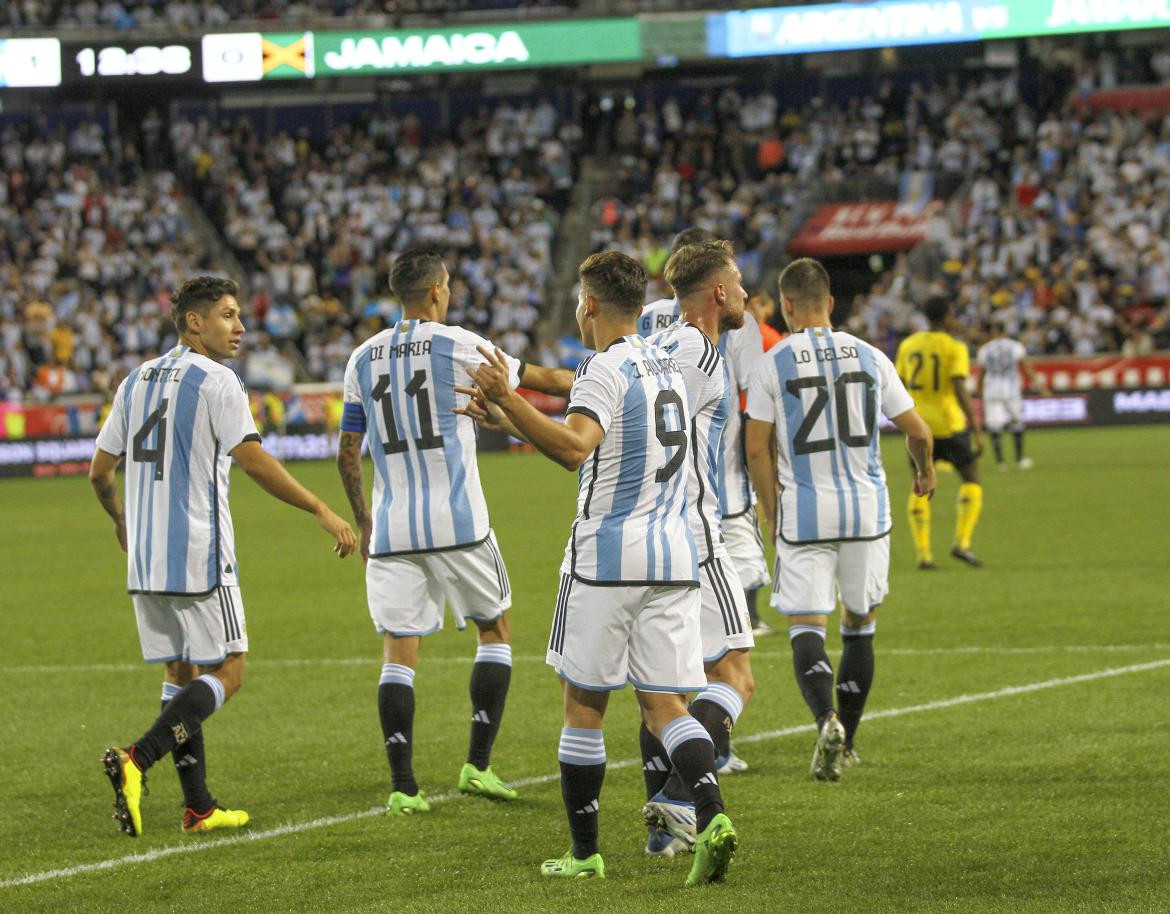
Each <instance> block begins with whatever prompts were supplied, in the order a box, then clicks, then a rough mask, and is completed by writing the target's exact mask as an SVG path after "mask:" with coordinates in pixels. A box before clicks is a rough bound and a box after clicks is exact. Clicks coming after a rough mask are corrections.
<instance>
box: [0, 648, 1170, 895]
mask: <svg viewBox="0 0 1170 914" xmlns="http://www.w3.org/2000/svg"><path fill="white" fill-rule="evenodd" d="M1167 666H1170V658H1167V659H1164V660H1154V661H1151V662H1149V663H1135V664H1133V665H1131V666H1119V667H1112V668H1110V669H1106V670H1098V671H1097V672H1095V673H1082V674H1080V675H1077V676H1062V677H1061V678H1059V679H1046V680H1044V681H1042V682H1031V683H1027V684H1026V685H1019V686H1007V687H1005V688H1002V689H995V690H994V691H991V692H974V693H971V694H968V695H956V696H955V697H954V698H943V699H940V700H938V701H929V702H926V703H925V704H920V705H908V706H907V707H904V708H887V709H885V710H883V711H872V712H870V713H869V714H866V715H865V720H866V721H874V720H879V719H881V718H884V717H902V716H903V715H906V714H918V713H920V712H922V711H937V710H939V709H941V708H953V707H956V706H958V705H966V704H972V703H974V702H978V701H991V700H992V699H996V698H1008V697H1011V696H1013V695H1026V694H1028V693H1030V692H1040V691H1042V690H1044V689H1054V688H1057V687H1058V686H1066V685H1077V684H1079V683H1083V682H1094V681H1096V680H1098V679H1109V678H1111V677H1114V676H1125V675H1127V674H1129V673H1145V672H1148V671H1150V670H1157V669H1161V668H1163V667H1167ZM812 729H813V725H812V724H801V725H800V726H796V727H784V728H782V729H780V730H769V731H767V732H764V733H752V734H750V735H748V736H740V737H736V740H735V741H736V743H758V742H762V741H764V740H767V739H777V738H779V737H782V736H792V735H793V734H796V733H804V732H805V731H810V730H812ZM640 764H641V759H621V760H620V761H616V762H610V763H609V764H608V766H607V767H608V768H609V769H611V770H614V769H620V768H631V767H633V766H635V765H640ZM558 778H560V773H559V772H558V773H556V774H542V775H538V776H536V777H530V778H521V779H520V780H517V781H512V782H511V783H512V784H513V785H514V786H516V787H528V786H531V785H533V784H547V783H548V782H549V781H555V780H557V779H558ZM458 797H459V794H458V793H444V794H438V795H436V796H434V797H430V798H429V800H430V802H431V803H445V802H447V801H449V800H454V799H457V798H458ZM383 811H384V808H383V807H381V806H375V807H373V808H371V809H364V810H362V811H361V812H351V813H347V814H345V815H341V816H326V817H324V818H320V819H312V820H310V821H308V822H296V823H292V824H289V825H280V826H277V827H276V828H269V829H266V830H265V831H254V832H240V833H238V834H235V835H232V836H230V837H225V838H221V839H218V840H210V841H206V842H204V841H200V842H197V843H196V842H192V843H189V844H174V845H171V846H170V847H160V848H157V849H155V850H152V851H146V852H145V853H141V854H129V855H127V856H125V857H113V858H111V859H109V860H101V861H98V862H97V863H83V864H81V865H79V866H68V867H63V868H61V869H57V870H45V871H44V872H40V873H30V874H28V875H27V876H18V877H16V878H15V879H5V880H4V881H2V882H0V888H11V887H13V886H18V885H32V884H34V883H37V882H49V881H51V880H56V879H68V878H69V877H70V876H79V875H81V874H83V873H94V872H98V871H101V870H110V869H114V868H115V867H119V866H125V865H126V864H130V863H150V862H151V861H153V860H159V859H161V858H163V857H170V856H172V855H173V854H194V853H198V852H200V851H206V850H212V849H214V848H220V847H226V846H229V845H234V844H244V843H246V842H249V841H264V840H267V839H268V838H280V837H282V836H284V835H295V834H297V833H298V832H303V831H311V830H312V829H316V828H327V827H329V826H331V825H344V824H345V823H347V822H354V821H357V820H358V819H366V818H369V817H370V816H376V815H378V814H380V813H382V812H383Z"/></svg>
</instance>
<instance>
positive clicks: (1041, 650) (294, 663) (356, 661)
mask: <svg viewBox="0 0 1170 914" xmlns="http://www.w3.org/2000/svg"><path fill="white" fill-rule="evenodd" d="M1150 650H1154V651H1164V650H1170V644H1159V643H1154V644H1150V643H1148V642H1147V643H1145V644H1044V645H1039V646H1036V647H994V646H991V647H981V646H979V645H972V646H969V647H894V648H882V649H881V650H880V653H881V655H882V656H883V657H934V656H946V655H948V654H1060V653H1068V654H1087V653H1093V652H1097V651H1100V652H1101V653H1116V652H1123V651H1150ZM752 656H753V657H789V656H791V654H790V652H789V651H788V650H787V648H785V649H783V650H778V651H761V650H756V649H753V650H752ZM544 659H545V658H544V654H514V655H513V656H512V662H513V663H544ZM421 662H422V663H424V664H425V665H427V666H430V665H432V664H453V665H456V666H470V665H471V664H472V663H474V662H475V657H474V656H466V657H425V658H424V659H423V660H422V661H421ZM147 665H148V664H145V663H78V664H68V663H62V664H48V665H43V666H0V673H24V674H46V673H134V672H137V671H139V670H141V669H142V668H143V667H144V666H147ZM381 665H382V661H381V659H380V658H379V657H378V656H377V655H376V654H371V655H370V656H369V657H322V658H320V659H316V660H309V659H291V660H267V659H265V658H263V657H261V658H257V659H251V658H250V659H249V660H248V666H249V667H261V668H266V667H273V668H280V667H303V666H368V667H370V668H371V669H375V668H376V669H381Z"/></svg>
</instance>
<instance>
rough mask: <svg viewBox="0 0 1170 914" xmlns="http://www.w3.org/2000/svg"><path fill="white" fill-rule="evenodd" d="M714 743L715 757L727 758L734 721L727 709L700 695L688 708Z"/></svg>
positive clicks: (729, 752)
mask: <svg viewBox="0 0 1170 914" xmlns="http://www.w3.org/2000/svg"><path fill="white" fill-rule="evenodd" d="M688 710H689V711H690V712H691V717H693V718H694V719H695V720H697V721H698V722H699V723H700V724H701V725H702V727H703V729H704V730H706V731H707V734H708V735H709V736H710V737H711V742H712V743H714V744H715V757H716V758H727V756H728V755H730V754H731V728H732V727H733V726H734V722H733V721H732V719H731V715H730V714H728V713H727V709H726V708H724V707H723V706H722V705H719V704H716V703H715V702H713V701H711V700H710V699H707V698H703V697H702V695H701V694H700V696H699V697H698V698H696V699H695V700H694V701H692V702H691V706H690V708H689V709H688Z"/></svg>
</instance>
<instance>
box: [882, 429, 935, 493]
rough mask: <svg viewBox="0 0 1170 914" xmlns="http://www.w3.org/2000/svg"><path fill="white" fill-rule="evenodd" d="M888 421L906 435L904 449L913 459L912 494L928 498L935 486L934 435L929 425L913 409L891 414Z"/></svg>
mask: <svg viewBox="0 0 1170 914" xmlns="http://www.w3.org/2000/svg"><path fill="white" fill-rule="evenodd" d="M890 421H891V422H893V423H894V425H895V426H896V427H897V429H898V431H900V432H901V433H902V434H903V435H905V436H906V450H908V451H909V452H910V459H911V460H913V461H914V494H915V495H925V496H926V497H927V498H929V497H930V496H932V495H933V494H934V486H935V477H934V435H933V434H932V433H931V431H930V426H929V425H927V424H926V422H925V421H924V420H923V418H922V417H921V416H920V415H918V413H917V411H915V410H913V409H908V410H906V412H904V413H899V414H898V415H896V416H893V417H892V418H891V419H890Z"/></svg>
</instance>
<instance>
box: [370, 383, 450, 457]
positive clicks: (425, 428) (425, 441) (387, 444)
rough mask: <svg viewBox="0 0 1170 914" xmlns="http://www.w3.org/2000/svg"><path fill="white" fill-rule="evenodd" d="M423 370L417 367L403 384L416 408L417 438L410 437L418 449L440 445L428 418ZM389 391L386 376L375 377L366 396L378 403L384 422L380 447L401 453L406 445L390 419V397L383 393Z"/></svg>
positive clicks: (428, 405)
mask: <svg viewBox="0 0 1170 914" xmlns="http://www.w3.org/2000/svg"><path fill="white" fill-rule="evenodd" d="M426 383H427V373H426V370H425V369H421V368H420V369H419V370H418V371H416V372H415V373H414V377H412V378H411V379H410V383H409V384H407V385H406V395H407V396H408V397H412V398H413V399H414V401H415V404H416V409H417V410H418V423H417V425H418V430H419V434H418V437H417V438H415V439H414V444H415V447H417V448H418V449H419V450H420V451H429V450H431V449H433V448H440V447H442V446H443V436H442V435H436V434H435V423H434V419H433V418H432V417H431V398H430V397H429V396H428V395H427V388H426ZM389 391H390V375H388V374H384V375H380V376H379V377H378V383H377V384H376V385H374V389H373V390H372V391H370V396H371V397H373V398H374V399H375V400H377V401H378V402H379V403H381V404H382V418H383V420H385V423H386V440H385V441H384V442H383V443H382V450H383V451H385V452H386V453H387V454H401V453H402V452H403V451H405V450H406V449H407V448H408V447H410V445H409V444H408V443H407V442H406V441H405V440H403V439H402V438H399V437H398V425H397V423H395V421H394V398H393V397H392V396H387V394H388V393H389Z"/></svg>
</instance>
